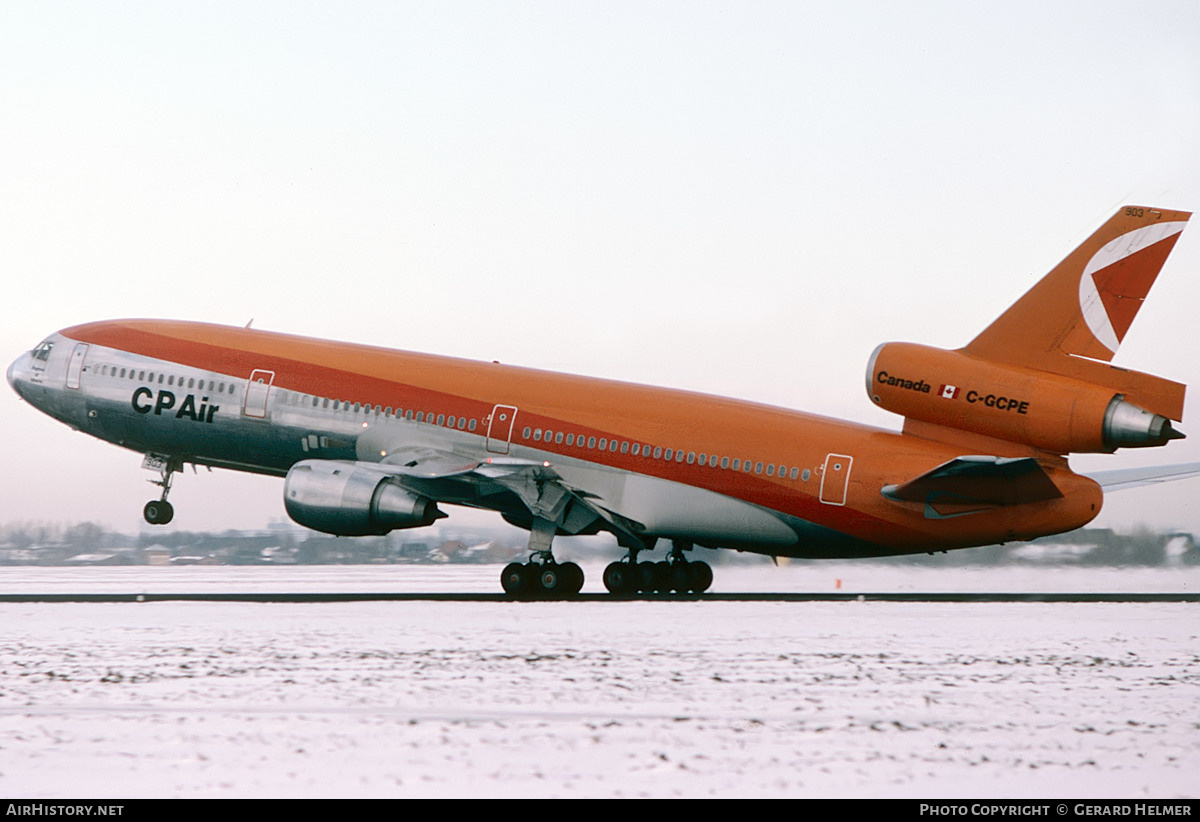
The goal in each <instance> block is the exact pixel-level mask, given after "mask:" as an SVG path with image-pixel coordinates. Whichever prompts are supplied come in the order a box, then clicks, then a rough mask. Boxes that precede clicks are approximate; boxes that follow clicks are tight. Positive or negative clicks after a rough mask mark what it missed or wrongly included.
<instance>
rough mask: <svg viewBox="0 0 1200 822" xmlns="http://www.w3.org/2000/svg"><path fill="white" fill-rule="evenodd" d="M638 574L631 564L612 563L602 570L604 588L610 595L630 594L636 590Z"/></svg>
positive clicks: (635, 566)
mask: <svg viewBox="0 0 1200 822" xmlns="http://www.w3.org/2000/svg"><path fill="white" fill-rule="evenodd" d="M640 576H641V575H640V573H639V571H638V567H637V565H636V564H634V563H632V562H613V563H611V564H609V566H608V567H607V568H605V569H604V587H605V588H607V589H608V592H609V593H610V594H632V593H635V592H636V591H637V589H638V581H639V578H640Z"/></svg>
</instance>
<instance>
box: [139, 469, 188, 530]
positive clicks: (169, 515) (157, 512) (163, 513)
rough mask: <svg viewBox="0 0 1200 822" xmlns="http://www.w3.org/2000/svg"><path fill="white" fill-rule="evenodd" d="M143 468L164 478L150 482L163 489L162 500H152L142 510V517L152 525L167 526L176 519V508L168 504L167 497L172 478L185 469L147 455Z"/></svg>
mask: <svg viewBox="0 0 1200 822" xmlns="http://www.w3.org/2000/svg"><path fill="white" fill-rule="evenodd" d="M142 466H143V467H144V468H149V469H151V470H156V471H158V473H159V474H160V476H161V477H162V478H161V479H156V480H150V482H152V483H153V484H155V485H157V486H159V487H161V488H162V489H163V490H162V498H161V499H156V500H154V499H152V500H150V501H149V502H147V503H146V505H145V507H144V508H142V516H143V517H145V519H146V522H148V523H150V524H151V525H166V524H167V523H168V522H170V521H171V520H172V519H174V518H175V508H174V506H172V505H171V503H169V502H167V495H168V494H169V493H171V477H172V476H173V475H174V474H175V472H176V471H178V470H180V469H181V468H183V464H182V463H179V462H176V461H174V460H171V459H164V458H162V457H157V456H154V455H152V454H147V455H146V459H145V461H143V463H142Z"/></svg>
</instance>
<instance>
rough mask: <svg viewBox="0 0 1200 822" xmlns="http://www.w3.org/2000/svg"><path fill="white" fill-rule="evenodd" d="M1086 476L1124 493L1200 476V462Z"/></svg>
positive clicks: (1095, 473)
mask: <svg viewBox="0 0 1200 822" xmlns="http://www.w3.org/2000/svg"><path fill="white" fill-rule="evenodd" d="M1084 476H1086V477H1089V478H1091V479H1093V480H1095V481H1096V482H1097V483H1099V484H1100V487H1101V488H1103V489H1104V492H1105V493H1109V492H1111V491H1124V490H1125V489H1127V488H1140V487H1141V486H1143V485H1154V484H1156V483H1159V482H1171V481H1173V480H1181V479H1187V478H1188V477H1195V476H1200V462H1185V463H1181V464H1179V465H1155V466H1151V467H1149V468H1117V469H1114V470H1111V471H1094V472H1092V473H1088V474H1084Z"/></svg>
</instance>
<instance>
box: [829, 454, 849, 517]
mask: <svg viewBox="0 0 1200 822" xmlns="http://www.w3.org/2000/svg"><path fill="white" fill-rule="evenodd" d="M853 464H854V457H849V456H846V455H845V454H828V455H826V457H825V467H824V468H823V469H822V470H821V502H823V503H825V504H826V505H845V504H846V488H847V487H848V486H849V485H850V467H851V466H852V465H853Z"/></svg>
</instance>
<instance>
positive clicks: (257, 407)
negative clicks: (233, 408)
mask: <svg viewBox="0 0 1200 822" xmlns="http://www.w3.org/2000/svg"><path fill="white" fill-rule="evenodd" d="M274 382H275V372H274V371H264V370H262V369H258V368H256V369H255V370H254V371H253V372H251V374H250V379H248V380H247V381H246V404H245V405H244V406H243V409H242V410H243V413H244V414H245V415H246V416H247V417H257V418H258V419H264V418H265V417H266V416H267V399H268V398H269V397H270V395H271V384H272V383H274Z"/></svg>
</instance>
